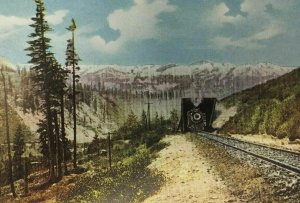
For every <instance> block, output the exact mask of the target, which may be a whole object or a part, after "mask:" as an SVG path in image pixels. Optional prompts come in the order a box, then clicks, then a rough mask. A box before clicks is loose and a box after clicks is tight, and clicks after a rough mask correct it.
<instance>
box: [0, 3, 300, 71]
mask: <svg viewBox="0 0 300 203" xmlns="http://www.w3.org/2000/svg"><path fill="white" fill-rule="evenodd" d="M44 1H45V6H46V19H47V21H48V23H49V25H50V27H51V28H52V29H53V31H52V32H49V33H48V34H47V36H48V37H50V38H51V46H52V48H51V49H52V50H51V51H52V52H54V53H55V56H56V58H57V59H58V61H59V62H60V63H62V64H64V58H65V50H66V41H67V39H68V38H70V37H71V33H70V32H68V31H67V30H66V29H65V28H66V27H68V26H69V25H70V22H71V19H72V18H74V19H75V20H76V22H77V30H76V34H75V38H76V49H77V52H78V54H79V56H80V58H81V59H82V61H81V63H82V64H120V65H138V64H167V63H177V64H191V63H194V62H197V61H200V60H212V61H216V62H228V63H235V64H245V63H251V64H254V63H260V62H270V63H274V64H278V65H291V66H299V65H300V20H299V19H300V12H299V10H300V1H299V0H284V1H283V0H72V1H70V0H44ZM0 5H1V6H0V56H3V57H6V58H7V59H8V60H10V61H11V62H12V63H27V62H28V60H29V58H28V56H27V55H26V54H27V53H26V52H25V51H24V49H25V48H26V47H28V44H27V41H28V40H29V37H28V35H29V34H30V33H31V32H33V29H32V28H31V27H30V26H29V25H30V24H31V23H32V21H31V20H30V18H31V17H32V16H34V15H35V4H34V1H33V0H0Z"/></svg>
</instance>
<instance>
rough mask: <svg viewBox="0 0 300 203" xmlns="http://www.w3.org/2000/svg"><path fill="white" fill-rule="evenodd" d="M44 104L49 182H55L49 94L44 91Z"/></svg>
mask: <svg viewBox="0 0 300 203" xmlns="http://www.w3.org/2000/svg"><path fill="white" fill-rule="evenodd" d="M45 97H46V98H45V103H46V111H47V112H46V119H47V136H48V149H49V167H50V168H49V182H50V183H53V182H55V179H56V177H55V169H54V167H55V163H54V159H55V157H54V152H53V150H54V139H53V124H52V115H51V108H50V101H49V93H48V91H46V94H45Z"/></svg>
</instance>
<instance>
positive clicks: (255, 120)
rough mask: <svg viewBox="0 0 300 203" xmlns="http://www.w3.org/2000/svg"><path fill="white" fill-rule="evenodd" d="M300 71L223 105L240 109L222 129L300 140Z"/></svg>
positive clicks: (235, 96)
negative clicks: (235, 106)
mask: <svg viewBox="0 0 300 203" xmlns="http://www.w3.org/2000/svg"><path fill="white" fill-rule="evenodd" d="M299 74H300V69H296V70H294V71H292V72H291V73H289V74H286V75H284V76H282V77H280V78H278V79H274V80H271V81H269V82H267V83H265V84H262V85H258V86H256V87H253V88H251V89H248V90H245V91H243V92H241V93H238V94H235V95H233V96H231V97H228V98H225V99H224V100H223V101H222V102H223V103H224V104H225V105H227V106H232V105H234V104H237V105H238V113H237V114H236V115H235V116H234V117H233V118H231V119H230V120H229V121H228V122H227V123H226V124H225V125H224V126H223V128H222V129H221V132H224V133H227V132H230V133H241V134H248V133H267V134H270V135H273V136H276V137H278V138H284V137H288V138H290V139H291V140H294V139H297V138H298V139H299V138H300V134H299V132H300V126H299V123H300V75H299Z"/></svg>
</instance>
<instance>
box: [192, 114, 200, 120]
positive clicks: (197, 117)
mask: <svg viewBox="0 0 300 203" xmlns="http://www.w3.org/2000/svg"><path fill="white" fill-rule="evenodd" d="M200 119H201V114H200V113H195V114H194V120H195V121H199V120H200Z"/></svg>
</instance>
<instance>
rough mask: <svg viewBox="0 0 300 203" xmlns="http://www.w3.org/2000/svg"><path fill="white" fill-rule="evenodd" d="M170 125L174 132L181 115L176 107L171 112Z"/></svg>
mask: <svg viewBox="0 0 300 203" xmlns="http://www.w3.org/2000/svg"><path fill="white" fill-rule="evenodd" d="M170 114H171V115H170V125H171V129H172V131H173V132H175V131H176V130H177V127H178V124H179V116H178V112H177V110H176V109H173V110H172V111H171V113H170Z"/></svg>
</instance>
